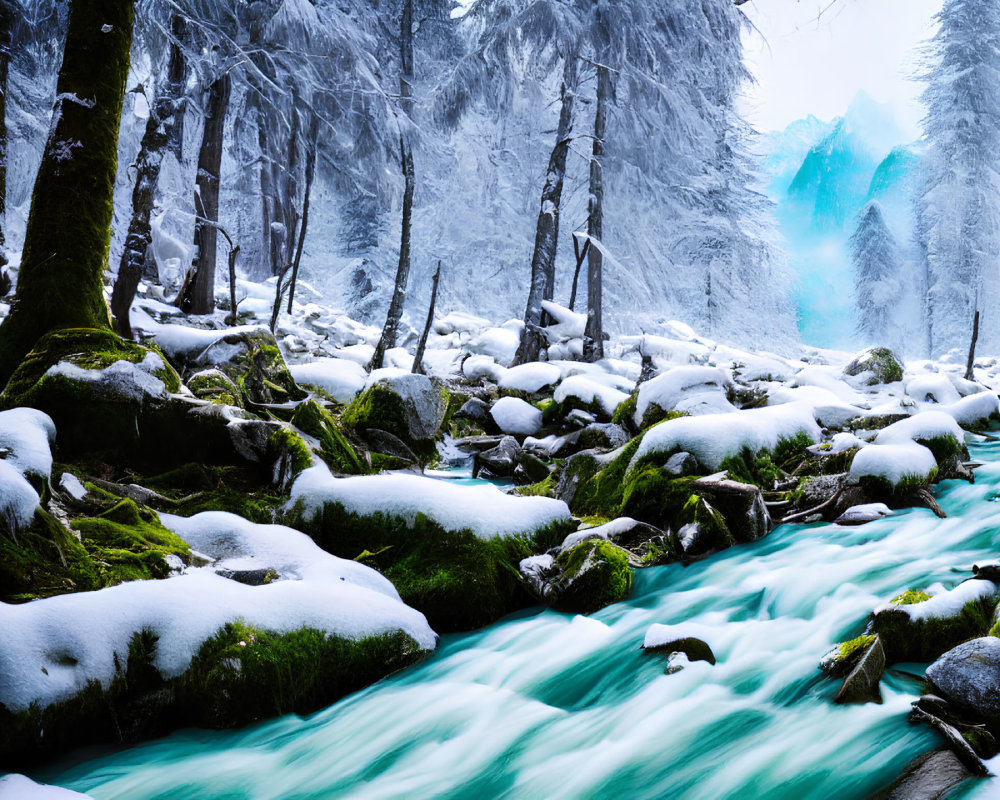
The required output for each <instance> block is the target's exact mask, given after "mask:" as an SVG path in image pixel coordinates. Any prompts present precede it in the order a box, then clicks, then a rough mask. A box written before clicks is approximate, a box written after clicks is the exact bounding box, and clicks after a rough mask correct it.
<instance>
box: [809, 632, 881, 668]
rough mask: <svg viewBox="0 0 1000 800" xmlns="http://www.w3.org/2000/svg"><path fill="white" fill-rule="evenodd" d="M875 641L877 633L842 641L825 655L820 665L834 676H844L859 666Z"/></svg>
mask: <svg viewBox="0 0 1000 800" xmlns="http://www.w3.org/2000/svg"><path fill="white" fill-rule="evenodd" d="M874 641H875V634H862V635H861V636H855V637H854V638H853V639H849V640H848V641H846V642H841V643H840V644H838V645H837V646H836V647H834V648H833V649H832V650H831V651H830V652H829V653H827V654H826V655H825V656H823V659H822V660H821V661H820V662H819V667H820V669H821V670H823V672H825V673H826V674H827V675H829V676H831V677H833V678H844V677H846V676H847V675H848V673H850V672H851V670H853V669H854V668H855V667H856V666H857V664H858V662H859V661H860V660H861V657H862V656H863V655H864V654H865V653H866V652H867V650H868V648H869V647H871V646H872V643H874Z"/></svg>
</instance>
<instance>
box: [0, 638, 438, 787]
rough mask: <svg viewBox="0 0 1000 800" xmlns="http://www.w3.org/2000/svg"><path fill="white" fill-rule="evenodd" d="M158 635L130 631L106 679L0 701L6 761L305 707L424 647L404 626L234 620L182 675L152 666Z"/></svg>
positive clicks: (399, 664) (395, 666) (0, 744)
mask: <svg viewBox="0 0 1000 800" xmlns="http://www.w3.org/2000/svg"><path fill="white" fill-rule="evenodd" d="M156 646H157V637H156V636H155V635H154V634H152V633H151V632H150V631H145V630H144V631H137V632H136V633H135V634H133V637H132V640H131V642H130V644H129V649H128V653H127V654H126V653H121V654H116V655H115V664H116V668H117V671H116V675H115V677H114V678H113V680H112V681H111V682H110V683H109V684H108V685H107V686H102V685H101V684H100V683H98V682H97V681H92V682H90V683H89V684H88V685H87V686H86V688H85V689H84V690H83V691H81V692H80V693H78V694H77V695H76V696H74V697H72V698H70V699H68V700H64V701H61V702H58V703H55V704H53V705H49V706H46V707H44V708H41V707H39V706H37V705H33V706H31V707H30V708H28V709H27V710H25V711H18V712H13V711H11V710H9V709H7V708H5V707H4V706H3V705H0V768H2V767H14V766H15V765H24V764H28V763H31V762H33V761H37V760H39V759H41V758H50V757H52V756H53V755H55V754H57V753H59V752H62V751H65V750H69V749H71V748H74V747H79V746H81V745H84V744H86V745H93V744H99V743H102V742H115V743H132V742H135V741H138V740H140V739H144V738H149V737H153V736H160V735H163V734H165V733H167V732H169V731H170V730H172V729H175V728H178V727H207V728H231V727H235V726H238V725H245V724H247V723H249V722H253V721H254V720H260V719H266V718H268V717H274V716H279V715H282V714H289V713H297V714H305V713H308V712H311V711H315V710H316V709H318V708H322V707H323V706H326V705H329V704H330V703H332V702H333V701H335V700H337V699H338V698H340V697H342V696H344V695H346V694H348V693H350V692H353V691H356V690H357V689H360V688H362V687H364V686H366V685H368V684H370V683H373V682H374V681H377V680H378V679H380V678H382V677H384V676H385V675H388V674H390V673H392V672H395V671H397V670H399V669H402V668H403V667H406V666H408V665H410V664H412V663H413V662H414V661H416V660H418V659H419V658H421V657H422V656H423V655H424V652H423V651H422V650H421V649H420V647H419V646H418V645H417V643H416V642H415V641H414V640H413V639H412V638H411V637H410V636H408V635H406V634H405V633H402V632H399V631H397V632H395V633H388V634H383V635H377V636H369V637H366V638H362V639H359V640H350V639H346V638H342V637H338V636H331V635H329V634H327V633H324V632H323V631H319V630H316V629H313V628H308V627H303V628H300V629H298V630H295V631H290V632H287V633H277V632H274V631H267V630H261V629H257V628H254V627H251V626H248V625H246V624H245V623H243V622H241V621H239V620H234V621H233V622H231V623H229V624H226V625H224V626H223V627H222V628H221V629H220V630H219V631H217V632H216V634H215V635H214V636H212V637H211V638H210V639H209V640H207V641H206V642H205V643H204V644H203V645H202V646H201V649H200V650H199V652H198V653H197V655H196V656H195V658H194V659H193V660H192V662H191V665H190V666H189V667H188V669H187V670H186V671H185V672H184V673H182V674H181V675H180V676H178V677H176V678H171V679H164V678H163V676H162V675H161V674H160V673H159V672H158V670H157V669H156V667H155V665H154V659H155V655H156Z"/></svg>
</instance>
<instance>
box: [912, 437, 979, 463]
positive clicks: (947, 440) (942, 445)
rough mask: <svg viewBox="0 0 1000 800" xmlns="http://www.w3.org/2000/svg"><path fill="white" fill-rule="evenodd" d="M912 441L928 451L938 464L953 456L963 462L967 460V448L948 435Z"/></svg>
mask: <svg viewBox="0 0 1000 800" xmlns="http://www.w3.org/2000/svg"><path fill="white" fill-rule="evenodd" d="M914 441H915V442H916V443H917V444H922V445H923V446H924V447H926V448H927V449H928V450H930V451H931V453H933V454H934V460H935V461H937V463H938V464H942V463H944V462H945V461H947V460H948V459H950V458H953V457H955V456H957V457H958V458H960V459H962V460H965V461H967V460H968V459H969V448H967V447H966V446H965V443H964V442H960V441H959V440H958V438H957V437H956V436H954V435H953V434H950V433H949V434H945V435H943V436H933V437H931V438H929V439H914Z"/></svg>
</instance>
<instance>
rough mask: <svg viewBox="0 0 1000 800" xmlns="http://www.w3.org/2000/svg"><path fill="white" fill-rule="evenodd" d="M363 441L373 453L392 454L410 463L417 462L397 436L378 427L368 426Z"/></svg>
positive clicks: (418, 460) (416, 458) (411, 451)
mask: <svg viewBox="0 0 1000 800" xmlns="http://www.w3.org/2000/svg"><path fill="white" fill-rule="evenodd" d="M365 442H366V443H367V444H368V447H369V448H371V450H372V452H373V453H381V454H382V455H385V456H392V457H393V458H398V459H400V460H401V461H406V462H408V463H410V464H417V463H419V462H420V459H419V458H418V457H417V455H416V453H414V452H413V450H411V449H410V448H409V447H408V446H407V445H406V442H404V441H403V440H402V439H400V438H399V437H398V436H395V435H394V434H391V433H389V431H383V430H381V429H379V428H368V429H367V430H366V431H365Z"/></svg>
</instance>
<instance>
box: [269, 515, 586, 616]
mask: <svg viewBox="0 0 1000 800" xmlns="http://www.w3.org/2000/svg"><path fill="white" fill-rule="evenodd" d="M284 522H285V524H287V525H290V526H291V527H293V528H296V529H297V530H301V531H304V532H306V533H308V534H309V535H310V536H311V537H312V538H313V539H314V540H315V541H316V543H317V544H319V545H320V547H322V548H323V549H324V550H326V551H328V552H330V553H333V554H334V555H337V556H340V557H341V558H350V559H355V560H358V561H361V562H363V563H365V564H367V565H368V566H371V567H375V568H376V569H378V570H379V571H380V572H381V573H382V574H384V575H385V576H386V577H387V578H388V579H389V580H391V581H392V583H393V585H394V586H395V587H396V589H397V590H398V591H399V594H400V597H401V598H402V599H403V602H404V603H406V604H407V605H409V606H412V607H414V608H416V609H418V610H419V611H422V612H423V613H424V615H425V616H426V617H427V620H428V622H430V624H431V626H432V627H433V628H434V629H435V630H436V631H438V632H439V633H446V632H450V631H458V630H468V629H471V628H478V627H482V626H483V625H488V624H489V623H491V622H494V621H496V620H497V619H499V618H500V617H502V616H503V615H504V614H506V613H508V612H510V611H514V610H516V609H518V608H523V607H525V606H527V605H529V604H530V602H531V598H530V595H529V594H528V593H527V591H525V588H524V585H523V581H522V580H521V577H520V574H519V572H518V570H517V565H518V564H519V563H520V561H521V559H524V558H527V557H528V556H530V555H531V554H532V553H536V552H539V551H542V550H545V549H546V548H548V547H551V546H553V545H554V544H556V543H557V542H559V541H562V539H563V538H564V537H565V535H566V534H567V533H569V527H570V525H571V523H569V522H568V521H567V522H560V523H554V524H553V525H552V526H550V527H548V528H545V529H543V530H540V531H538V532H535V533H533V534H525V535H522V536H508V537H500V536H496V537H493V538H480V537H479V536H476V534H475V533H473V532H472V531H471V530H447V529H445V528H444V527H443V526H442V525H440V524H439V523H437V522H435V521H434V520H432V519H430V518H429V517H427V516H426V515H424V514H419V513H418V514H416V515H415V517H414V518H413V519H412V520H409V521H408V520H407V519H404V518H403V517H400V516H394V515H390V514H383V513H376V514H371V515H361V514H355V513H352V512H349V511H348V510H347V509H346V508H345V507H344V506H343V505H342V504H340V503H332V502H327V503H324V504H323V506H322V507H321V508H320V509H318V510H317V511H316V512H315V513H310V514H305V513H303V508H302V506H301V504H297V505H296V506H295V507H294V508H293V509H291V511H290V512H289V513H288V514H287V515H286V517H285V519H284Z"/></svg>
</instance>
